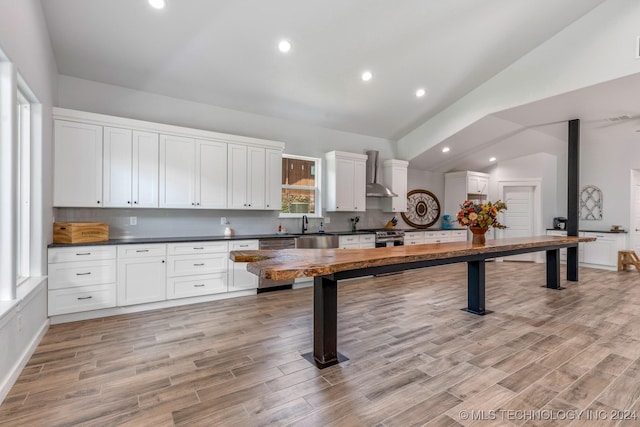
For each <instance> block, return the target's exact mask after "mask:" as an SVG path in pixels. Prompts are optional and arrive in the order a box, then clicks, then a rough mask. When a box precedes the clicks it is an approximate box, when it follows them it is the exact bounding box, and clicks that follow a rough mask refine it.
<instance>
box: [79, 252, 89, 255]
mask: <svg viewBox="0 0 640 427" xmlns="http://www.w3.org/2000/svg"><path fill="white" fill-rule="evenodd" d="M76 255H78V256H82V255H91V252H83V253H80V254H76Z"/></svg>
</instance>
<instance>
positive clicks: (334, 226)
mask: <svg viewBox="0 0 640 427" xmlns="http://www.w3.org/2000/svg"><path fill="white" fill-rule="evenodd" d="M326 216H328V217H329V218H330V223H329V224H326V223H325V224H324V230H325V231H327V232H331V231H347V230H350V228H351V222H350V218H353V217H354V216H358V217H359V218H360V221H359V222H358V224H357V228H358V229H370V228H382V227H383V226H384V225H385V224H386V223H387V221H389V220H390V219H391V218H392V217H393V216H394V215H393V214H392V213H388V212H382V210H376V209H373V210H367V211H366V212H358V213H355V212H329V213H327V214H326ZM132 217H135V222H136V224H135V225H131V222H132V221H131V220H132ZM221 217H226V218H227V221H228V222H229V224H228V225H223V224H220V218H221ZM397 217H398V219H399V224H398V228H407V227H406V224H404V222H403V221H402V218H401V217H400V215H397ZM54 218H55V219H54V220H55V221H58V222H82V221H91V222H106V223H109V237H110V238H112V239H123V238H125V239H126V238H140V237H188V236H208V235H211V236H221V235H223V234H224V229H225V227H227V226H229V227H231V228H232V229H233V230H234V233H235V234H236V235H243V234H247V235H249V234H271V233H274V234H275V233H276V231H277V230H278V225H280V224H281V225H282V227H283V228H284V229H286V231H287V232H289V233H299V232H300V231H301V228H302V222H301V219H300V218H279V217H278V212H269V211H232V210H204V209H203V210H197V209H194V210H192V209H109V208H101V209H94V208H54ZM321 221H323V222H324V221H325V220H324V219H322V218H309V225H308V232H310V233H313V232H316V231H318V228H319V227H320V222H321Z"/></svg>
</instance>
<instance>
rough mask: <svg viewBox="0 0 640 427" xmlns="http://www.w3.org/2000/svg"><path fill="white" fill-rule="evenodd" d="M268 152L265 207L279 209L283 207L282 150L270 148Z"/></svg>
mask: <svg viewBox="0 0 640 427" xmlns="http://www.w3.org/2000/svg"><path fill="white" fill-rule="evenodd" d="M266 154H267V161H266V168H267V170H266V174H265V176H266V181H267V183H266V188H265V190H266V201H265V208H266V209H269V210H274V211H279V210H281V209H282V151H280V150H271V149H269V150H267V151H266Z"/></svg>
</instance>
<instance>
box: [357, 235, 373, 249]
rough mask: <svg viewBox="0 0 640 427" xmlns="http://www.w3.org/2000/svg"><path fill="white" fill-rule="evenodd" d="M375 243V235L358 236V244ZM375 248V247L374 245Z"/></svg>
mask: <svg viewBox="0 0 640 427" xmlns="http://www.w3.org/2000/svg"><path fill="white" fill-rule="evenodd" d="M371 242H373V243H375V242H376V235H375V234H362V235H360V243H371ZM374 247H375V245H374Z"/></svg>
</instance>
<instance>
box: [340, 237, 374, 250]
mask: <svg viewBox="0 0 640 427" xmlns="http://www.w3.org/2000/svg"><path fill="white" fill-rule="evenodd" d="M338 246H339V247H340V248H341V249H369V248H375V247H376V235H375V234H350V235H344V236H339V237H338Z"/></svg>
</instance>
